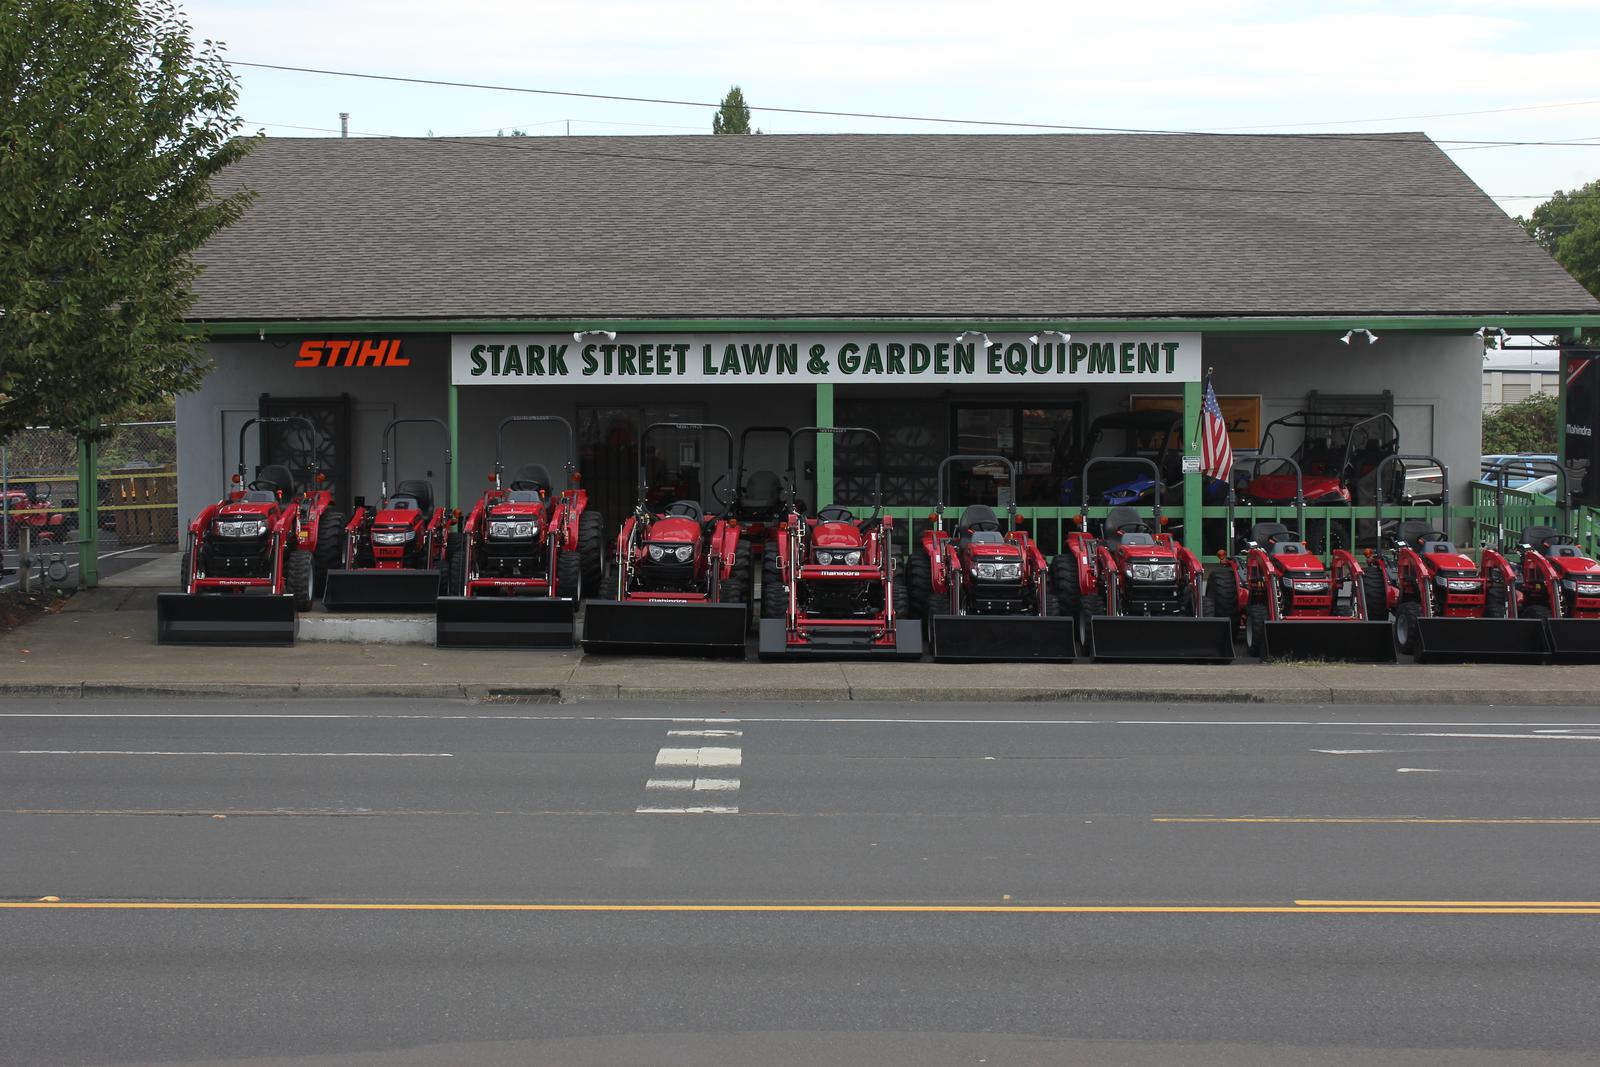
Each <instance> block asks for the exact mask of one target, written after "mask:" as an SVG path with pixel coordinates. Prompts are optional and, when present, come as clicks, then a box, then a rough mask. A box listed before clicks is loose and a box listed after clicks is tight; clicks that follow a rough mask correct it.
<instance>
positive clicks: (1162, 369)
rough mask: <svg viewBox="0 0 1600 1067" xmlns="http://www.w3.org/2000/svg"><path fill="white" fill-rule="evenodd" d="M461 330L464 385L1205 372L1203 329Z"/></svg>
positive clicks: (973, 379)
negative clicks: (589, 335)
mask: <svg viewBox="0 0 1600 1067" xmlns="http://www.w3.org/2000/svg"><path fill="white" fill-rule="evenodd" d="M1037 336H1038V337H1039V340H1038V341H1034V340H1031V339H1030V337H1029V336H1028V335H1026V334H990V335H989V336H988V342H989V343H988V345H987V346H985V345H984V343H983V339H982V338H980V337H974V336H973V335H962V339H957V338H956V337H955V336H954V335H952V334H948V333H940V334H934V333H923V334H899V335H895V334H889V335H885V334H849V333H836V334H796V333H764V334H644V333H642V334H638V335H628V334H618V336H617V337H616V338H615V339H614V340H613V339H602V340H598V341H595V340H587V339H586V340H584V341H582V342H578V341H574V340H573V337H572V335H571V334H456V335H454V336H452V337H451V338H450V380H451V381H452V382H453V383H454V384H456V385H491V384H495V385H538V384H548V385H559V384H567V385H573V384H580V383H581V384H596V385H611V384H615V385H637V384H642V383H648V384H655V385H668V384H685V385H688V384H693V385H715V384H727V385H751V384H774V383H791V384H807V383H816V382H835V383H840V384H844V383H880V384H881V383H890V382H937V383H945V384H950V385H957V384H989V385H1011V386H1020V387H1026V386H1028V385H1035V384H1047V383H1054V382H1100V383H1107V384H1111V383H1127V384H1139V383H1144V384H1150V383H1158V382H1159V383H1166V384H1171V383H1177V382H1192V381H1199V380H1200V367H1201V360H1200V335H1199V334H1197V333H1173V334H1167V333H1126V334H1120V333H1103V334H1071V335H1069V336H1066V338H1065V339H1063V336H1064V335H1061V334H1052V333H1045V334H1040V335H1037Z"/></svg>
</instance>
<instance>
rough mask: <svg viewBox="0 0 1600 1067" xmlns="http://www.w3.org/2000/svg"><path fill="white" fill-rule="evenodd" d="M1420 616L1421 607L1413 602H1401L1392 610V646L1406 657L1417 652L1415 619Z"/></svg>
mask: <svg viewBox="0 0 1600 1067" xmlns="http://www.w3.org/2000/svg"><path fill="white" fill-rule="evenodd" d="M1421 615H1422V605H1421V604H1418V603H1417V602H1416V601H1415V600H1402V601H1401V602H1400V603H1399V604H1396V605H1395V609H1394V645H1395V647H1396V648H1398V649H1399V650H1400V651H1401V652H1404V653H1405V654H1406V655H1408V656H1409V655H1412V654H1414V653H1415V652H1416V651H1417V619H1418V618H1419V617H1421Z"/></svg>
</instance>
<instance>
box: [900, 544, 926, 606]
mask: <svg viewBox="0 0 1600 1067" xmlns="http://www.w3.org/2000/svg"><path fill="white" fill-rule="evenodd" d="M901 580H902V581H903V582H904V583H905V586H906V593H907V594H908V596H909V598H910V601H909V603H910V606H909V607H908V608H907V609H906V615H907V616H908V617H912V618H918V619H926V618H927V617H928V604H929V603H930V602H931V601H932V600H933V561H932V560H930V559H929V558H928V554H927V553H926V552H924V551H922V549H921V548H920V547H918V548H915V549H912V551H911V558H910V559H908V560H906V570H905V577H904V578H903V579H901Z"/></svg>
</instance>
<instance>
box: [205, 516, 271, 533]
mask: <svg viewBox="0 0 1600 1067" xmlns="http://www.w3.org/2000/svg"><path fill="white" fill-rule="evenodd" d="M216 531H217V536H218V537H260V536H262V535H263V534H265V533H266V532H267V524H266V522H265V521H264V520H262V519H235V520H231V521H230V520H227V519H218V520H217V523H216Z"/></svg>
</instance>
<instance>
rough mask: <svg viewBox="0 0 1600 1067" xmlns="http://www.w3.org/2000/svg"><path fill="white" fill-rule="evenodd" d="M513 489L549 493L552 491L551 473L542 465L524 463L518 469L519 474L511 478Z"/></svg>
mask: <svg viewBox="0 0 1600 1067" xmlns="http://www.w3.org/2000/svg"><path fill="white" fill-rule="evenodd" d="M511 488H513V489H525V490H532V491H533V492H537V493H548V492H549V491H550V472H549V471H548V470H546V469H545V468H544V465H543V464H541V463H524V464H523V465H522V466H520V467H518V468H517V473H515V474H513V475H512V476H511Z"/></svg>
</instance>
